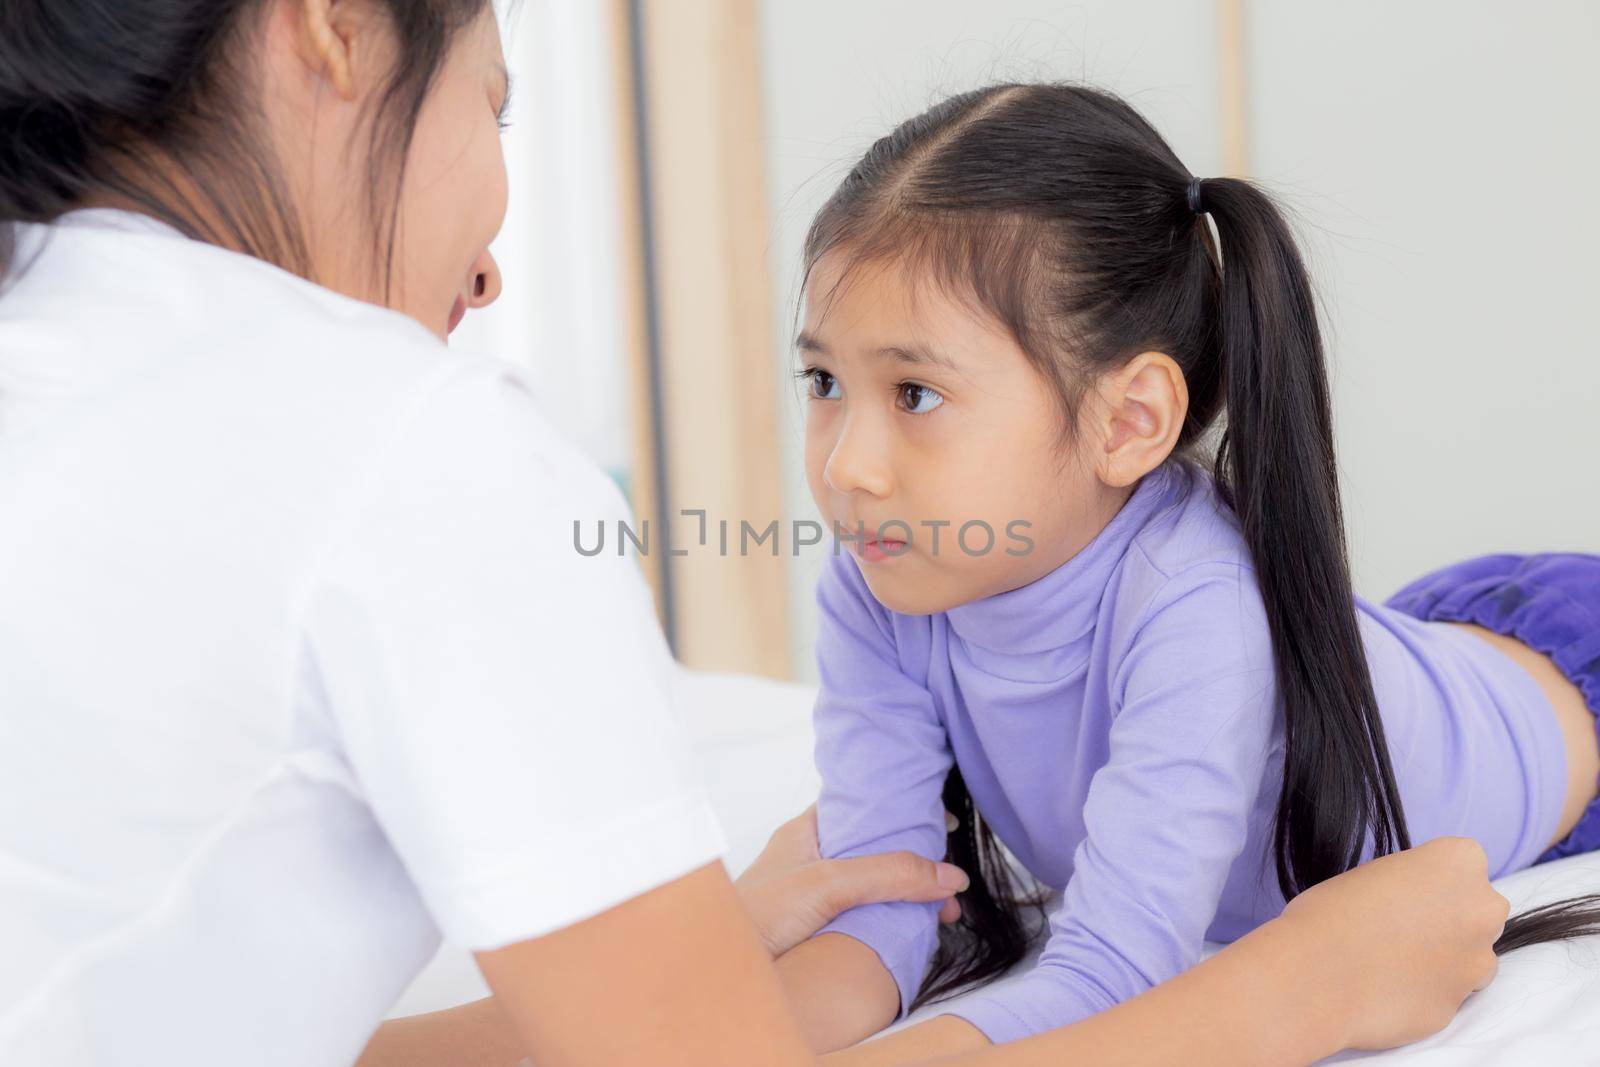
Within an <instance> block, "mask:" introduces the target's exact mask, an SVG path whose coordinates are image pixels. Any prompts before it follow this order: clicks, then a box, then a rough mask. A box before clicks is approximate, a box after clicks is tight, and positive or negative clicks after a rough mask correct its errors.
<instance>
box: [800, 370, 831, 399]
mask: <svg viewBox="0 0 1600 1067" xmlns="http://www.w3.org/2000/svg"><path fill="white" fill-rule="evenodd" d="M800 377H802V378H804V379H806V381H807V382H808V383H810V385H809V392H810V394H811V397H812V399H814V400H837V399H838V398H839V379H837V378H835V377H834V376H833V375H831V374H829V373H828V372H827V371H825V370H823V369H822V368H821V367H807V368H806V369H805V370H803V371H801V372H800Z"/></svg>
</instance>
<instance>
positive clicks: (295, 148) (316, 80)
mask: <svg viewBox="0 0 1600 1067" xmlns="http://www.w3.org/2000/svg"><path fill="white" fill-rule="evenodd" d="M272 29H273V31H274V32H273V33H272V35H271V40H272V41H273V42H274V43H275V44H277V45H278V47H277V48H275V49H273V50H272V59H273V60H274V61H275V62H273V64H272V65H273V66H274V67H275V68H276V69H275V70H274V74H275V78H274V80H275V81H276V82H277V83H278V84H277V85H275V86H274V89H275V90H281V91H277V92H274V93H272V94H269V99H272V98H273V97H275V98H276V101H277V105H276V108H277V113H276V114H275V115H274V116H273V117H274V120H275V123H276V125H277V126H278V141H279V144H280V145H281V146H282V152H283V155H284V157H285V160H286V164H287V166H288V167H289V171H290V174H291V176H298V178H299V179H300V192H301V195H302V196H303V198H304V199H303V202H304V203H305V204H306V214H307V216H308V219H309V225H308V226H307V228H306V232H307V237H308V240H309V242H310V245H311V254H312V258H313V263H314V266H315V268H316V270H317V277H318V280H319V281H321V282H323V284H326V285H328V286H330V287H331V288H334V289H336V290H338V291H340V292H343V293H346V294H347V295H350V296H354V297H356V298H358V299H364V300H373V301H377V300H379V299H381V296H382V293H381V290H375V284H376V283H375V282H374V280H373V278H372V266H371V262H370V256H369V253H368V250H369V249H370V248H371V245H372V234H371V232H370V221H369V219H368V209H367V204H368V200H367V194H368V192H369V188H370V181H369V178H368V175H367V172H366V166H367V156H366V152H365V148H366V145H367V137H368V135H369V127H368V126H367V125H366V120H367V118H368V117H369V116H370V115H371V114H372V113H374V112H375V111H376V110H377V109H378V107H379V106H380V100H381V96H380V94H381V92H382V91H383V86H384V81H385V79H386V77H387V75H388V73H389V67H390V64H391V63H392V62H393V54H394V50H393V47H392V36H391V35H392V31H391V30H390V28H389V25H388V22H387V15H385V14H384V13H383V12H382V11H381V9H380V6H379V5H352V4H334V5H331V6H330V5H329V4H328V3H327V0H284V2H282V3H280V5H279V6H278V8H277V10H276V14H275V21H274V24H273V26H272ZM509 91H510V86H509V84H508V81H507V76H506V67H505V60H504V55H503V52H502V50H501V43H500V29H499V25H498V24H497V22H496V20H495V17H494V13H493V10H492V8H491V5H488V4H485V5H484V10H483V12H482V14H481V15H480V16H479V17H478V18H477V19H476V21H475V22H474V23H473V24H472V25H470V26H467V27H464V28H463V29H462V30H461V31H460V32H459V33H458V34H457V35H456V36H455V37H454V38H453V39H452V41H451V45H450V52H449V54H448V55H447V56H446V58H445V59H444V61H443V62H442V64H441V67H440V70H439V72H438V75H437V77H436V78H435V80H434V82H433V84H432V86H431V87H430V88H429V91H428V96H427V98H426V99H425V101H424V102H423V105H422V108H421V111H420V113H419V115H418V118H417V123H416V127H415V132H414V134H413V138H412V142H411V148H410V153H409V156H408V157H407V161H406V170H405V178H404V184H403V186H402V187H401V192H400V204H399V225H398V229H397V232H396V236H395V258H394V277H393V286H392V289H391V292H390V296H389V304H390V306H392V307H394V308H395V309H396V310H399V311H402V312H404V313H405V314H407V315H410V316H411V317H412V318H414V319H416V320H417V321H418V322H420V323H422V324H423V325H424V326H426V327H427V328H428V329H430V330H432V331H433V332H434V333H435V334H437V335H438V336H439V337H440V338H441V339H442V338H445V337H447V336H448V334H449V333H450V331H451V330H452V329H454V328H455V325H456V323H458V322H459V321H460V320H461V317H462V315H463V314H464V313H465V312H466V311H467V310H468V309H469V308H476V307H483V306H485V305H487V304H489V303H491V302H492V301H493V300H494V299H495V298H496V297H497V296H498V295H499V293H500V272H499V268H498V267H497V266H496V264H495V261H494V257H493V256H491V255H490V254H489V251H488V246H489V242H490V241H491V240H492V239H493V238H494V236H495V234H497V233H498V232H499V230H500V225H501V223H502V222H503V221H504V219H505V211H506V197H507V182H506V165H505V155H504V153H503V152H502V150H501V145H500V128H499V121H498V120H499V118H500V115H501V112H502V110H503V108H504V106H505V104H506V100H507V96H508V93H509Z"/></svg>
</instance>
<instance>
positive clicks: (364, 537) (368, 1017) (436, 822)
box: [0, 209, 722, 1067]
mask: <svg viewBox="0 0 1600 1067" xmlns="http://www.w3.org/2000/svg"><path fill="white" fill-rule="evenodd" d="M19 258H20V260H21V261H22V262H23V264H24V265H25V266H26V269H25V271H24V272H23V273H22V274H21V275H20V278H19V279H18V280H17V281H16V282H15V284H14V286H13V287H12V288H11V289H10V290H8V291H6V292H5V293H4V295H3V296H0V1063H4V1064H6V1065H7V1067H24V1065H33V1064H50V1065H52V1067H61V1065H80V1064H81V1065H89V1064H94V1065H96V1067H105V1065H114V1064H140V1065H150V1064H161V1065H163V1067H184V1065H188V1064H197V1065H198V1064H204V1065H206V1067H216V1065H218V1064H228V1065H230V1067H240V1065H248V1064H263V1065H265V1064H272V1065H275V1067H282V1065H286V1064H294V1065H295V1067H316V1065H321V1064H329V1065H333V1064H348V1063H350V1062H352V1061H353V1060H354V1059H355V1058H356V1056H357V1054H358V1053H359V1052H360V1050H361V1048H362V1047H363V1045H364V1044H365V1042H366V1040H367V1038H368V1037H369V1035H370V1034H371V1032H372V1030H373V1028H374V1027H375V1026H376V1025H377V1023H378V1022H379V1020H380V1019H381V1018H382V1016H383V1013H384V1011H385V1010H386V1009H387V1008H388V1007H389V1005H390V1004H392V1003H393V1002H394V1000H395V998H396V997H397V996H398V995H399V993H400V992H401V991H402V990H403V989H404V988H405V986H406V984H407V983H408V982H409V980H410V979H411V978H412V977H413V975H414V974H415V973H416V972H417V971H418V970H419V969H420V968H421V967H422V966H423V964H424V963H426V962H427V960H428V958H429V957H430V955H431V954H432V952H433V951H434V949H435V948H436V946H437V944H438V940H439V936H440V933H441V932H442V933H443V936H444V937H446V938H448V939H450V940H451V941H453V942H455V943H458V944H459V945H462V946H464V947H466V948H469V949H474V950H482V949H490V948H494V947H498V946H502V945H506V944H509V943H512V942H516V941H520V940H523V939H526V938H531V937H537V936H539V935H541V934H544V933H546V932H548V931H550V930H553V929H555V928H557V927H561V926H563V925H566V924H570V923H573V922H575V921H577V920H580V919H583V918H585V917H587V916H591V915H594V914H596V913H597V912H600V911H602V910H604V909H606V908H608V907H610V906H612V905H614V904H617V903H619V902H621V901H623V900H625V899H627V898H628V897H630V896H634V895H637V894H639V893H640V892H643V891H645V890H647V889H650V888H652V887H654V886H657V885H659V884H661V883H664V882H666V881H670V880H671V879H673V878H675V877H678V876H680V875H682V874H684V873H687V872H688V871H690V870H692V869H694V868H696V867H698V866H700V865H702V864H704V863H707V862H710V861H712V860H714V859H715V858H716V857H717V856H718V855H720V852H721V849H722V838H721V834H720V832H719V830H718V828H717V826H716V824H715V822H714V819H713V817H712V815H711V813H710V810H709V808H708V806H707V803H706V801H705V798H704V794H703V792H702V791H701V789H700V787H699V786H698V785H697V784H696V781H695V779H694V776H693V770H692V767H691V764H690V758H689V754H688V750H687V746H686V744H685V741H684V738H683V736H682V735H681V733H680V729H679V726H678V723H677V721H676V719H675V717H674V713H673V710H672V708H671V707H670V703H669V702H670V697H669V696H668V693H669V691H670V688H669V684H668V678H669V672H670V670H671V660H670V657H669V655H668V653H667V651H666V649H665V647H664V644H663V642H662V639H661V636H660V633H659V631H658V630H657V628H656V625H655V621H654V615H653V613H652V611H651V608H650V601H649V593H648V590H647V589H646V587H645V585H644V583H643V581H642V579H641V577H640V575H639V571H638V566H637V564H636V562H635V561H634V560H632V559H627V558H620V557H618V556H616V555H613V554H611V553H603V554H601V555H599V556H594V557H586V556H583V555H581V554H579V553H578V552H577V551H576V549H575V546H574V533H573V524H574V522H575V521H578V522H583V523H584V524H585V529H588V530H591V531H592V529H593V526H592V524H593V523H594V522H596V521H599V520H607V521H608V522H609V521H611V520H614V519H616V518H618V517H621V516H623V515H624V514H625V508H624V504H623V502H622V499H621V497H620V495H619V494H618V493H617V491H616V490H615V489H614V488H613V487H612V485H611V483H610V482H609V481H608V480H607V479H606V478H605V477H604V476H603V475H602V474H601V473H600V472H599V471H598V470H596V469H595V468H593V467H592V466H591V465H590V464H589V463H588V462H586V461H585V460H584V459H583V458H582V457H581V456H579V455H578V454H577V453H576V452H575V451H574V450H573V448H572V447H571V446H569V445H568V444H567V443H565V442H564V441H562V440H561V439H560V438H559V437H558V436H557V435H556V434H555V433H554V432H553V431H552V430H551V429H550V428H549V427H548V426H547V424H546V423H545V422H544V421H543V420H542V419H541V417H540V415H539V414H538V412H537V410H536V409H535V407H534V405H533V402H532V400H531V398H530V396H529V394H528V392H527V390H526V389H525V388H524V387H523V385H522V384H520V383H519V381H518V379H517V378H516V377H515V376H514V375H513V374H512V373H510V372H509V371H508V370H507V369H505V368H503V367H501V366H499V365H497V364H495V363H493V362H492V361H489V360H485V359H482V358H474V357H468V356H462V355H460V354H454V353H452V352H451V351H450V350H449V349H448V348H446V347H445V346H444V345H442V344H441V343H440V342H439V341H438V340H437V339H436V338H435V337H434V336H433V335H432V334H430V333H428V332H427V331H426V330H425V329H423V328H422V327H421V326H420V325H418V324H417V323H415V322H413V321H412V320H410V319H408V318H405V317H404V316H401V315H399V314H397V313H394V312H390V311H385V310H383V309H380V308H376V307H373V306H370V305H366V304H363V303H359V302H357V301H354V300H349V299H346V298H344V297H341V296H339V295H337V294H334V293H332V292H331V291H328V290H326V289H323V288H321V287H319V286H316V285H313V284H311V283H309V282H306V281H304V280H302V279H300V278H298V277H295V276H293V275H291V274H289V273H287V272H284V271H282V270H279V269H277V268H275V267H272V266H270V265H268V264H266V263H263V262H261V261H259V260H256V259H253V258H250V257H247V256H243V255H238V254H235V253H231V252H227V251H224V250H222V249H219V248H216V247H213V246H210V245H207V244H204V243H201V242H197V241H191V240H188V239H185V238H184V237H182V236H181V235H180V234H179V233H178V232H177V231H176V230H173V229H171V228H170V227H167V226H165V225H164V224H162V223H159V222H156V221H154V220H151V219H148V218H145V217H143V216H139V215H135V214H131V213H126V212H120V211H111V210H105V209H94V210H88V211H79V212H73V213H70V214H69V215H67V216H65V217H64V218H63V219H62V220H60V221H59V222H57V223H56V224H53V225H51V226H49V227H44V226H31V225H30V226H24V227H21V228H20V256H19ZM29 259H31V260H32V262H31V265H30V264H28V263H27V261H28V260H29ZM570 358H573V359H581V358H583V355H582V354H581V353H572V354H571V357H570Z"/></svg>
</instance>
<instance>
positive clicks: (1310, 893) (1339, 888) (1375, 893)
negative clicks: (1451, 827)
mask: <svg viewBox="0 0 1600 1067" xmlns="http://www.w3.org/2000/svg"><path fill="white" fill-rule="evenodd" d="M1509 911H1510V904H1509V903H1508V902H1507V900H1506V898H1505V897H1503V896H1501V895H1500V894H1499V893H1497V892H1495V891H1494V889H1493V887H1492V886H1490V884H1489V877H1488V859H1487V857H1486V856H1485V855H1484V852H1483V848H1482V846H1480V845H1479V844H1478V843H1477V842H1476V841H1473V840H1471V839H1469V838H1464V837H1442V838H1438V839H1436V840H1433V841H1429V842H1427V843H1426V844H1423V845H1419V846H1417V847H1416V848H1413V849H1411V850H1409V851H1407V852H1399V853H1396V854H1394V855H1391V856H1384V857H1381V858H1379V859H1376V860H1373V861H1372V862H1370V863H1366V864H1363V865H1362V866H1360V867H1357V868H1356V869H1355V870H1353V871H1349V872H1347V873H1345V874H1342V875H1340V876H1339V877H1338V878H1334V879H1331V880H1329V881H1326V882H1323V883H1322V884H1320V885H1317V886H1313V887H1312V888H1311V889H1308V890H1306V891H1305V892H1304V893H1301V894H1300V895H1299V896H1297V897H1295V899H1294V900H1292V901H1290V902H1289V906H1288V907H1287V908H1286V909H1284V912H1283V915H1282V917H1281V919H1280V920H1278V921H1280V922H1282V923H1284V924H1285V925H1288V926H1296V927H1298V932H1299V933H1300V934H1301V935H1302V936H1304V937H1307V938H1308V939H1309V940H1310V942H1311V943H1312V944H1316V943H1317V942H1318V941H1319V940H1320V944H1321V945H1322V946H1323V947H1322V948H1321V950H1320V951H1308V952H1307V953H1306V955H1305V962H1304V965H1305V966H1306V967H1310V968H1314V969H1316V970H1317V971H1319V972H1322V974H1323V975H1324V977H1325V979H1326V982H1325V988H1326V989H1327V990H1328V991H1329V993H1332V994H1341V993H1342V995H1343V996H1344V997H1345V998H1346V1000H1345V1004H1344V1008H1345V1018H1346V1019H1347V1020H1349V1023H1348V1031H1347V1037H1346V1039H1345V1040H1344V1041H1343V1042H1342V1044H1343V1046H1344V1047H1347V1048H1362V1049H1377V1048H1392V1047H1393V1046H1395V1045H1403V1044H1405V1043H1407V1042H1410V1041H1416V1040H1418V1039H1419V1038H1423V1037H1426V1036H1428V1035H1429V1034H1432V1033H1435V1032H1436V1031H1438V1030H1441V1029H1443V1028H1444V1027H1445V1025H1446V1024H1447V1023H1449V1022H1450V1020H1451V1019H1452V1018H1453V1017H1454V1016H1455V1013H1456V1010H1457V1009H1458V1008H1460V1007H1461V1002H1462V1001H1464V1000H1465V999H1466V998H1467V996H1468V995H1469V994H1471V993H1472V992H1473V991H1474V990H1477V989H1482V988H1483V987H1484V986H1486V985H1488V984H1489V982H1490V980H1492V979H1493V978H1494V975H1495V970H1496V966H1497V959H1496V957H1495V954H1494V948H1493V945H1494V941H1495V938H1497V937H1499V936H1500V931H1501V929H1502V928H1503V927H1504V926H1505V922H1506V915H1507V914H1508V913H1509ZM1308 947H1309V946H1308Z"/></svg>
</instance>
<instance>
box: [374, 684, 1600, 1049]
mask: <svg viewBox="0 0 1600 1067" xmlns="http://www.w3.org/2000/svg"><path fill="white" fill-rule="evenodd" d="M812 692H813V691H812V690H811V689H810V688H809V687H807V686H803V685H794V684H785V683H779V682H771V681H766V680H764V679H757V678H748V677H743V676H738V675H722V674H707V673H701V672H692V671H685V672H683V673H682V674H681V676H680V679H679V694H678V695H679V704H680V707H681V708H682V710H683V714H684V716H685V719H686V722H687V723H688V725H689V728H690V730H691V731H692V733H693V735H694V738H695V742H696V748H697V752H698V756H699V760H700V765H701V770H702V772H703V774H704V776H705V779H706V782H707V786H708V788H709V790H710V792H711V798H712V802H713V804H714V805H715V806H716V808H717V811H718V813H719V815H720V816H721V818H722V820H723V826H724V830H725V831H726V834H727V838H728V843H729V850H728V855H727V863H728V867H729V869H730V870H732V871H734V872H738V871H740V870H742V869H743V868H744V867H745V866H746V865H747V864H748V863H749V862H750V861H751V860H752V859H753V858H754V857H755V856H756V854H757V853H758V852H759V851H760V850H761V846H762V845H763V844H764V843H765V841H766V838H767V835H768V834H769V833H770V832H771V831H772V829H773V828H774V827H775V826H777V825H778V824H779V823H781V822H783V821H784V820H785V819H787V818H789V817H790V816H792V815H794V814H795V813H797V812H799V811H800V810H801V809H803V808H804V807H805V806H806V805H807V804H809V803H810V802H811V801H812V800H813V799H814V798H815V797H816V791H817V779H816V771H815V769H814V768H813V767H812V764H811V726H810V711H811V699H812ZM1497 885H1498V887H1499V889H1500V891H1501V892H1502V893H1504V894H1505V895H1506V896H1507V897H1508V898H1509V899H1510V900H1511V903H1512V907H1513V909H1514V910H1518V911H1520V910H1522V909H1524V908H1527V907H1530V906H1533V905H1536V904H1540V903H1544V902H1546V901H1550V900H1557V899H1560V898H1562V897H1566V896H1572V895H1574V894H1578V893H1589V892H1596V891H1600V856H1575V857H1572V858H1570V859H1565V860H1561V861H1559V862H1556V863H1550V864H1545V865H1543V866H1541V867H1537V868H1534V869H1532V870H1527V871H1521V872H1519V873H1517V874H1514V875H1511V876H1509V877H1507V878H1504V879H1501V880H1500V882H1498V883H1497ZM1023 967H1024V968H1025V967H1026V964H1024V965H1023ZM1001 981H1002V982H1003V981H1005V979H1001ZM486 992H487V990H486V989H485V988H484V986H483V982H482V979H481V978H479V976H478V974H477V971H476V969H475V968H474V967H473V965H472V961H471V959H470V957H468V956H467V955H466V954H465V953H464V952H461V951H459V950H456V949H452V948H451V947H449V946H446V947H445V948H444V949H442V950H441V951H440V953H439V955H438V956H437V958H435V960H434V961H433V963H432V964H430V965H429V967H428V968H427V969H426V970H425V971H424V972H423V973H422V974H421V975H420V976H419V977H418V978H417V980H416V982H414V983H413V985H412V986H411V988H410V989H409V990H408V991H407V992H406V994H405V995H404V996H403V997H402V998H401V1000H400V1001H399V1003H397V1004H396V1006H395V1009H394V1011H393V1012H392V1014H394V1015H406V1014H411V1013H413V1012H419V1011H431V1010H434V1009H437V1008H443V1007H449V1006H451V1005H454V1004H459V1003H463V1002H465V1001H467V1000H471V999H474V998H476V997H480V996H483V995H485V994H486ZM938 1010H939V1009H937V1008H935V1009H924V1011H923V1012H921V1013H919V1014H918V1015H913V1016H911V1017H910V1018H909V1019H906V1020H904V1021H903V1022H902V1023H901V1024H900V1025H901V1026H905V1025H909V1024H910V1023H913V1022H915V1021H917V1020H918V1019H919V1018H921V1017H924V1016H926V1015H930V1014H936V1013H937V1011H938ZM1324 1062H1326V1063H1368V1062H1371V1063H1374V1064H1382V1065H1383V1067H1476V1065H1479V1064H1494V1065H1520V1064H1539V1065H1541V1067H1542V1065H1565V1064H1573V1065H1576V1064H1600V938H1588V939H1585V940H1583V941H1579V942H1573V943H1569V944H1565V945H1537V946H1534V947H1532V948H1527V949H1523V950H1521V951H1519V952H1516V953H1513V954H1511V955H1510V956H1507V957H1506V958H1505V959H1504V960H1502V961H1501V965H1500V973H1499V976H1498V977H1497V978H1496V979H1495V981H1494V983H1493V985H1491V986H1490V987H1489V988H1488V989H1486V990H1484V991H1482V992H1480V993H1477V994H1474V995H1473V996H1472V998H1471V999H1470V1000H1468V1002H1467V1003H1466V1005H1464V1006H1463V1008H1462V1010H1461V1012H1460V1014H1459V1015H1457V1016H1456V1018H1455V1020H1454V1022H1452V1023H1451V1025H1450V1026H1448V1027H1447V1028H1446V1029H1445V1030H1443V1031H1442V1032H1440V1033H1439V1034H1436V1035H1435V1036H1433V1037H1431V1038H1428V1039H1426V1040H1424V1041H1420V1042H1417V1043H1416V1044H1413V1045H1408V1046H1406V1047H1404V1048H1400V1049H1392V1050H1389V1051H1387V1052H1382V1053H1345V1054H1342V1055H1340V1056H1336V1057H1334V1058H1333V1059H1330V1060H1327V1061H1324Z"/></svg>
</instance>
